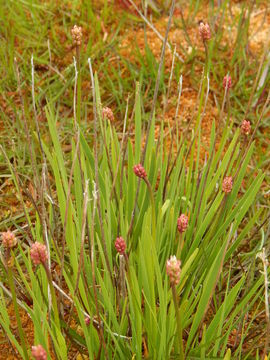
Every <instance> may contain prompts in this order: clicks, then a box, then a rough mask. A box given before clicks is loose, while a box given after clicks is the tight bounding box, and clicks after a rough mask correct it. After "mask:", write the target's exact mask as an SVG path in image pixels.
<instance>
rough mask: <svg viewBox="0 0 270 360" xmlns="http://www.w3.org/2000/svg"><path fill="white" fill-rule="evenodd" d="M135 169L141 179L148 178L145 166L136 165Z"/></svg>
mask: <svg viewBox="0 0 270 360" xmlns="http://www.w3.org/2000/svg"><path fill="white" fill-rule="evenodd" d="M133 171H134V174H135V175H136V176H138V177H139V178H141V179H146V178H147V174H146V171H145V169H144V167H143V166H142V165H141V164H138V165H135V166H134V167H133Z"/></svg>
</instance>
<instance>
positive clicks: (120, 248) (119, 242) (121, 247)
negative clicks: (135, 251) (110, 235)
mask: <svg viewBox="0 0 270 360" xmlns="http://www.w3.org/2000/svg"><path fill="white" fill-rule="evenodd" d="M114 246H115V248H116V251H117V252H118V253H119V254H120V255H124V253H125V251H126V247H127V245H126V242H125V240H124V239H123V238H122V237H118V238H116V240H115V243H114Z"/></svg>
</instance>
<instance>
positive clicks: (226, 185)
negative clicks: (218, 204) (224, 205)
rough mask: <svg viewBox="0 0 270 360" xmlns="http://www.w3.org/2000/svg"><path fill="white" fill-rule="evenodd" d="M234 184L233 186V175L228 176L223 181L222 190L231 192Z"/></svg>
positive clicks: (226, 192) (227, 192)
mask: <svg viewBox="0 0 270 360" xmlns="http://www.w3.org/2000/svg"><path fill="white" fill-rule="evenodd" d="M232 186H233V182H232V177H231V176H226V177H225V178H224V179H223V182H222V190H223V191H224V192H225V194H229V193H230V192H231V191H232Z"/></svg>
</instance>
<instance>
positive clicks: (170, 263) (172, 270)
mask: <svg viewBox="0 0 270 360" xmlns="http://www.w3.org/2000/svg"><path fill="white" fill-rule="evenodd" d="M180 265H181V261H180V260H177V259H176V256H175V255H174V256H171V257H170V259H169V260H167V263H166V272H167V275H168V276H169V278H170V282H171V285H177V284H178V283H179V281H180V274H181V269H180Z"/></svg>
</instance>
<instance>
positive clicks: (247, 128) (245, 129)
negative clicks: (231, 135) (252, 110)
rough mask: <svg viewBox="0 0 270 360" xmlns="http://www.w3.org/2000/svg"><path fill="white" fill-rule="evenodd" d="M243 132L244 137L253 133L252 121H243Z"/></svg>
mask: <svg viewBox="0 0 270 360" xmlns="http://www.w3.org/2000/svg"><path fill="white" fill-rule="evenodd" d="M241 131H242V133H243V134H244V135H248V134H249V133H250V131H251V126H250V121H247V120H243V122H242V125H241Z"/></svg>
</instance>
